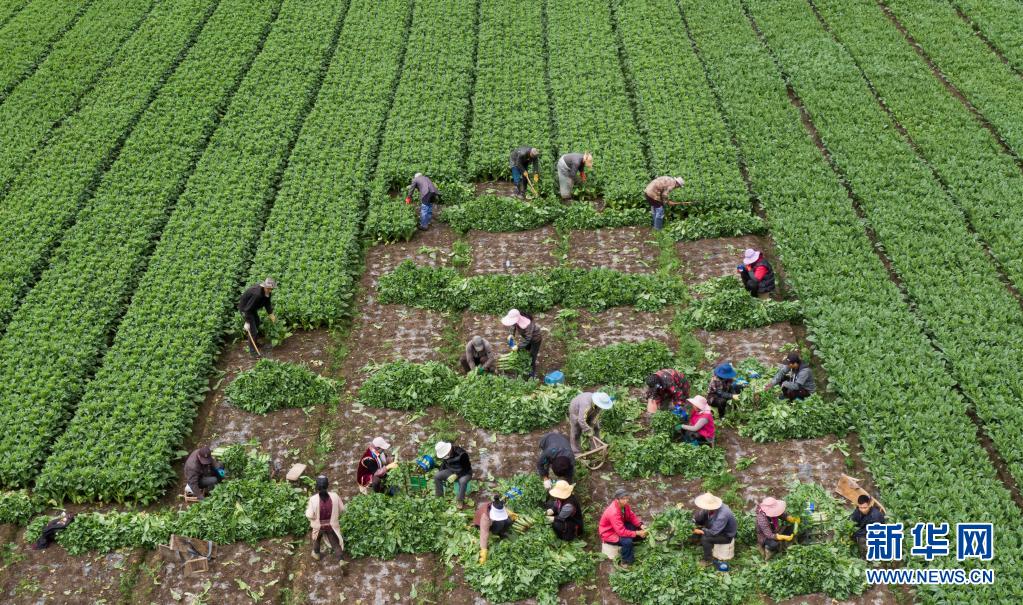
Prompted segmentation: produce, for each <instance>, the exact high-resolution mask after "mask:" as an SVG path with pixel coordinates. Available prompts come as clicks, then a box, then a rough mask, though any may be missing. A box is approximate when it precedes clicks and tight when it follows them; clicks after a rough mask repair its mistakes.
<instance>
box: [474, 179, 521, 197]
mask: <svg viewBox="0 0 1023 605" xmlns="http://www.w3.org/2000/svg"><path fill="white" fill-rule="evenodd" d="M476 195H477V197H479V196H483V195H500V196H502V197H515V196H516V195H518V192H517V191H515V183H513V182H511V181H483V182H480V183H476Z"/></svg>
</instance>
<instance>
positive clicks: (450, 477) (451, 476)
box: [448, 475, 458, 483]
mask: <svg viewBox="0 0 1023 605" xmlns="http://www.w3.org/2000/svg"><path fill="white" fill-rule="evenodd" d="M456 479H458V476H457V475H448V483H454V482H455V480H456Z"/></svg>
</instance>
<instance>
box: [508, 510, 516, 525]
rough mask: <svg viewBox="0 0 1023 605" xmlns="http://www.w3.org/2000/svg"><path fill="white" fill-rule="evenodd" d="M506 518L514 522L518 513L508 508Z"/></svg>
mask: <svg viewBox="0 0 1023 605" xmlns="http://www.w3.org/2000/svg"><path fill="white" fill-rule="evenodd" d="M508 518H509V519H511V520H512V522H513V523H514V522H515V521H518V520H519V514H518V513H517V512H515V511H511V510H510V511H508Z"/></svg>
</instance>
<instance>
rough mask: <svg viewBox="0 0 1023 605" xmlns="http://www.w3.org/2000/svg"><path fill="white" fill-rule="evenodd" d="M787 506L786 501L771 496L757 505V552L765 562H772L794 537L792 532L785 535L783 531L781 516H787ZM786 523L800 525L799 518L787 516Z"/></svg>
mask: <svg viewBox="0 0 1023 605" xmlns="http://www.w3.org/2000/svg"><path fill="white" fill-rule="evenodd" d="M785 506H786V505H785V501H784V500H778V499H776V498H772V497H770V496H768V497H766V498H764V499H763V500H761V501H760V504H758V505H757V550H759V551H760V554H761V555H763V557H764V560H765V561H770V560H771V557H773V556H774V555H775V553H777V552H778V550H779V549H780V548H781V544H782V543H783V542H791V541H792V538H793V537H794V536H793V534H792V532H789V533H787V534H785V533H782V531H781V516H782V515H783V514H785ZM785 521H787V522H789V523H798V522H799V517H792V516H787V517H785Z"/></svg>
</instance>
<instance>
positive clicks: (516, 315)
mask: <svg viewBox="0 0 1023 605" xmlns="http://www.w3.org/2000/svg"><path fill="white" fill-rule="evenodd" d="M501 324H502V325H504V326H506V327H509V328H511V329H512V330H511V334H510V335H509V336H508V345H509V346H510V347H511V349H512V351H518V350H519V349H525V350H526V351H529V360H530V362H529V363H530V366H529V367H530V369H529V377H530V378H535V377H536V358H537V357H538V356H539V355H540V345H541V344H543V332H542V331H541V330H540V327H539V326H537V325H536V322H534V321H533V316H532V315H530V314H529V313H522V312H520V311H519V310H518V309H512V310H510V311H508V313H507V314H506V315H505V316H504V317H502V318H501Z"/></svg>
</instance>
